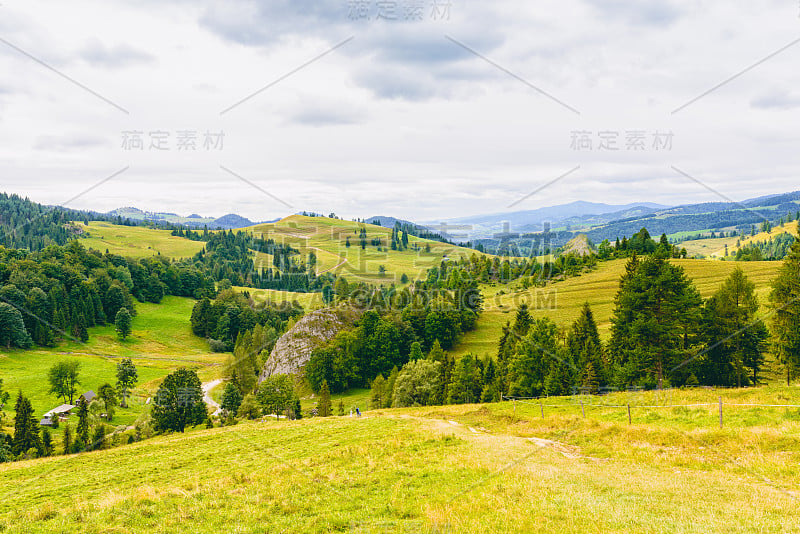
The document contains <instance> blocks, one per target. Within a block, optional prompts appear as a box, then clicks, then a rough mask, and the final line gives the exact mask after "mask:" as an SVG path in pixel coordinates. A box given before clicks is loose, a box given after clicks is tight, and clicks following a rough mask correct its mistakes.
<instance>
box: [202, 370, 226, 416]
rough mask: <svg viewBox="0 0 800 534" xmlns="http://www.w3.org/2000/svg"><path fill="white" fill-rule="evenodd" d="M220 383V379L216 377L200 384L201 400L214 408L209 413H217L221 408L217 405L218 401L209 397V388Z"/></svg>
mask: <svg viewBox="0 0 800 534" xmlns="http://www.w3.org/2000/svg"><path fill="white" fill-rule="evenodd" d="M220 384H222V379H221V378H218V379H216V380H212V381H211V382H206V383H204V384H203V385H202V388H203V402H205V403H206V404H208V405H209V406H211V407H212V408H214V411H213V412H212V413H211V415H217V414H218V413H219V412H220V411H221V410H222V408H220V406H219V403H218V402H217V401H215V400H214V399H212V398H211V390H212V389H214V388H215V387H217V386H218V385H220Z"/></svg>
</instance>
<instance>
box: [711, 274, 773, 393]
mask: <svg viewBox="0 0 800 534" xmlns="http://www.w3.org/2000/svg"><path fill="white" fill-rule="evenodd" d="M757 312H758V299H757V297H756V295H755V284H754V283H752V282H751V281H750V280H748V278H747V276H745V274H744V271H742V269H741V268H740V267H737V268H736V269H734V271H733V272H732V273H731V275H730V276H729V277H728V278H727V279H726V280H725V281H724V282H723V284H722V286H721V287H720V289H719V290H718V291H717V292H716V293H715V294H714V296H713V297H712V298H711V299H709V300H708V301H707V302H706V305H705V307H704V314H703V316H704V321H703V325H704V334H705V337H706V343H707V344H708V347H707V349H706V351H705V354H704V356H705V357H704V359H703V361H702V362H701V363H700V367H701V369H700V371H701V375H702V380H703V383H704V384H714V385H736V386H737V387H741V386H742V385H743V382H744V384H745V385H746V384H747V383H748V382H749V378H748V376H747V374H746V371H745V368H746V367H749V368H751V370H752V373H753V376H754V378H757V376H758V371H759V370H760V368H761V366H762V365H763V362H764V352H765V351H766V342H767V338H768V337H769V332H768V331H767V328H766V325H765V324H764V323H763V321H761V320H757V319H756V313H757Z"/></svg>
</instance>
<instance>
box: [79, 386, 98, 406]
mask: <svg viewBox="0 0 800 534" xmlns="http://www.w3.org/2000/svg"><path fill="white" fill-rule="evenodd" d="M95 397H97V394H95V392H94V391H92V390H91V389H90V390H89V391H87V392H86V393H84V394H83V395H81V396H80V397H78V400H81V399H83V400H85V401H86V404H91V403H92V401H93V400H94V399H95Z"/></svg>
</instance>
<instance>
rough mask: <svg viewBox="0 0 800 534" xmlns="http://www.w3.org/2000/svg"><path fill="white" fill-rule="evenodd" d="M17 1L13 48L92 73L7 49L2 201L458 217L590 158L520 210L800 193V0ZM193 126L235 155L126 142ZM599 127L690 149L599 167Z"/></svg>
mask: <svg viewBox="0 0 800 534" xmlns="http://www.w3.org/2000/svg"><path fill="white" fill-rule="evenodd" d="M3 4H4V5H3V6H2V7H0V32H1V33H0V37H3V38H4V39H6V40H7V41H8V42H9V43H11V44H13V45H15V46H17V47H19V48H20V49H22V50H24V51H25V52H27V53H29V54H31V55H33V56H35V57H36V58H38V59H39V60H41V61H42V62H44V63H46V64H47V65H49V66H50V67H52V68H53V69H56V70H57V71H58V72H59V73H61V74H63V75H64V76H66V77H68V78H69V80H68V79H65V78H64V77H62V76H61V75H59V74H57V73H55V72H53V71H52V70H49V69H48V68H46V67H45V66H43V65H41V64H39V63H37V62H36V61H34V60H32V59H31V58H29V57H26V56H25V55H24V54H23V53H20V51H18V50H15V49H13V48H12V47H10V46H8V45H6V44H3V43H0V80H3V81H2V82H0V170H2V177H3V178H2V180H0V189H4V190H6V191H9V192H16V193H20V194H23V195H29V196H31V197H32V198H34V199H35V200H40V201H42V202H46V203H57V202H62V201H64V200H65V199H68V198H70V197H72V196H74V195H75V194H77V193H79V192H80V191H82V190H85V189H86V188H87V187H89V186H90V185H91V184H92V183H96V182H97V181H99V180H101V179H102V178H103V177H105V176H108V175H109V174H111V173H113V172H115V171H116V170H118V169H120V168H122V167H125V166H130V170H129V171H128V172H126V173H124V174H122V175H120V176H119V177H117V178H115V179H114V180H112V181H110V182H108V183H106V184H103V185H102V186H101V187H98V188H96V189H94V190H92V191H91V192H90V193H88V194H86V195H85V196H83V197H81V198H80V199H78V200H76V201H75V204H76V205H77V207H82V208H93V209H102V210H106V209H112V208H115V207H118V206H122V205H136V206H139V207H141V208H142V209H147V210H152V211H157V210H160V211H162V210H163V211H174V212H181V213H184V212H185V213H190V212H198V213H202V214H204V215H206V214H207V215H222V214H225V213H228V212H237V213H240V214H241V215H243V216H246V217H248V218H250V219H253V220H265V219H271V218H273V217H275V216H278V215H282V214H287V213H289V212H291V211H302V210H313V211H319V212H325V213H328V212H330V211H335V212H336V213H338V214H340V215H344V216H347V217H363V216H369V215H373V214H384V215H394V216H398V217H403V218H410V219H414V218H417V219H441V218H447V217H454V216H461V215H465V214H469V213H487V212H501V211H504V210H505V209H506V207H507V206H508V205H509V204H511V203H512V202H514V201H515V200H518V199H519V198H521V197H522V196H524V195H526V194H528V193H530V192H531V191H533V190H534V189H536V188H537V187H539V186H540V185H542V184H544V183H547V182H548V181H550V180H552V179H553V178H555V177H557V176H559V175H560V174H562V173H564V172H566V171H567V170H569V169H571V168H573V167H574V166H576V165H580V166H581V169H580V171H579V172H576V173H575V174H574V175H570V176H569V177H567V178H565V179H564V180H561V181H558V182H556V183H554V184H553V185H552V186H550V187H548V188H546V189H545V190H542V191H541V192H540V193H538V194H537V195H535V196H533V197H531V198H529V199H528V200H526V201H525V202H524V204H521V205H519V206H517V207H516V208H515V209H534V208H536V207H540V206H543V205H548V204H558V203H563V202H569V201H573V200H581V199H582V200H590V201H605V202H608V203H614V204H622V203H627V202H632V201H653V202H661V203H665V204H673V203H683V202H692V201H696V200H703V201H712V200H720V199H719V198H715V195H713V194H712V193H710V192H709V191H708V190H707V189H704V188H702V187H701V186H699V185H698V184H696V183H694V182H692V181H690V180H687V179H685V178H682V177H681V176H679V175H677V174H676V173H675V172H674V171H672V170H671V168H670V167H671V166H672V165H675V166H677V167H679V168H681V169H683V170H684V171H685V172H687V173H689V174H691V175H692V176H695V177H697V179H699V180H703V181H707V182H708V183H709V184H710V185H711V186H712V187H713V188H715V189H717V190H718V191H720V192H721V193H723V194H724V195H726V196H730V197H731V198H734V199H736V200H741V199H744V198H747V197H748V196H757V195H761V194H767V193H778V192H783V191H789V190H793V189H796V182H797V175H798V171H799V170H800V161H798V160H797V158H796V143H794V142H793V140H794V139H796V133H795V128H796V126H795V124H794V123H795V122H796V121H793V120H791V119H792V117H791V115H790V114H788V113H785V111H786V110H793V109H796V108H797V107H798V106H800V97H799V96H798V93H797V91H796V90H795V88H796V87H797V86H798V82H800V72H798V71H797V69H796V68H794V66H795V65H796V63H797V59H798V57H800V44H798V45H797V46H794V47H789V48H787V49H786V50H784V51H783V52H781V53H779V54H777V55H775V56H774V57H772V58H770V59H767V60H766V61H763V62H762V63H758V62H760V61H761V60H763V59H764V58H766V57H768V56H769V55H770V54H772V53H774V52H776V51H777V50H779V49H780V48H781V47H783V46H785V45H786V44H787V43H789V42H791V41H792V40H793V39H795V38H796V35H797V30H798V24H800V20H798V18H797V15H798V10H799V9H800V8H798V7H797V6H796V5H791V6H790V5H789V4H791V3H787V2H777V1H774V2H767V3H758V5H755V4H753V5H750V4H743V3H731V2H724V1H723V0H714V1H712V2H704V3H697V2H693V1H691V0H671V1H665V2H658V3H649V4H648V3H631V2H624V1H622V0H583V1H577V0H576V2H571V3H569V5H567V4H564V3H563V2H560V1H556V0H542V1H541V2H536V3H531V4H521V3H519V2H512V1H510V0H501V1H498V2H475V1H466V0H461V1H459V0H452V7H451V8H450V17H449V19H448V20H433V19H432V18H431V17H430V12H429V10H430V2H428V3H427V7H426V11H425V13H424V14H423V20H420V21H394V22H392V21H386V20H369V21H365V20H353V19H352V18H351V15H352V14H351V13H350V12H349V7H348V6H349V4H348V2H347V0H324V1H320V2H314V3H303V4H300V3H297V2H291V1H289V0H279V1H274V2H256V1H254V0H253V1H244V0H242V1H236V2H228V1H225V2H222V1H221V0H217V1H211V0H205V1H200V2H185V1H182V0H176V1H172V2H169V1H163V2H158V3H156V2H144V3H138V4H130V3H122V2H107V3H102V4H97V3H89V2H85V1H76V2H74V3H70V4H69V5H66V4H63V5H62V4H52V3H46V4H45V3H44V2H42V1H40V0H31V1H28V2H21V1H19V0H17V1H12V2H10V3H6V2H4V3H3ZM373 4H374V3H373ZM401 4H403V2H402V1H401V0H398V5H401ZM373 19H374V17H373ZM351 36H352V37H353V39H352V41H349V42H347V43H346V44H345V45H343V46H342V47H341V48H339V49H337V50H335V51H332V52H330V53H328V54H325V55H324V56H322V57H319V56H320V55H321V54H323V53H325V52H327V51H330V49H331V47H333V46H334V45H336V44H337V43H341V42H342V41H343V40H345V39H347V38H349V37H351ZM446 36H450V37H451V38H452V39H455V40H457V41H458V42H460V43H463V44H464V45H466V46H468V47H469V48H471V49H472V50H473V51H474V52H476V53H477V54H479V55H481V56H484V57H483V58H482V57H478V55H475V54H473V53H472V52H470V51H469V50H466V49H464V48H462V47H461V46H459V45H457V44H455V43H453V42H452V41H451V40H448V39H447V37H446ZM315 57H319V59H317V60H316V61H313V62H310V63H309V61H310V60H312V59H313V58H315ZM487 60H488V61H487ZM491 62H494V64H492V63H491ZM306 63H308V64H307V65H306V66H305V67H304V68H302V69H298V68H299V67H300V66H302V65H304V64H306ZM757 63H758V64H757ZM751 65H755V66H754V67H753V68H752V69H750V70H747V71H746V72H743V71H744V70H745V69H746V68H747V67H749V66H751ZM510 73H511V74H510ZM740 73H741V75H740V76H737V77H735V78H734V79H732V80H731V81H729V82H728V83H725V84H723V85H721V86H719V87H718V88H717V89H715V90H713V91H712V92H710V93H708V94H707V95H706V96H703V97H702V98H700V99H698V100H696V101H695V102H693V103H691V104H690V105H688V106H686V107H685V108H683V109H681V110H680V111H679V112H677V113H674V114H673V113H672V112H673V110H675V109H677V108H679V107H680V106H683V105H684V104H687V103H689V102H690V101H691V100H692V99H695V98H696V97H698V95H701V94H702V93H704V92H706V91H708V90H709V89H710V88H713V87H715V86H716V85H718V84H720V82H723V81H725V80H727V79H729V78H731V77H732V76H734V75H737V74H740ZM512 74H513V76H512ZM515 76H516V77H518V78H515ZM70 80H71V81H70ZM78 84H80V85H82V86H84V87H83V88H82V87H80V86H79V85H78ZM87 89H88V90H87ZM262 89H263V90H262ZM537 89H538V90H541V91H544V92H546V93H547V94H548V95H550V96H551V97H552V98H549V97H548V96H545V95H543V94H541V93H540V92H539V91H538V90H537ZM258 91H260V92H258ZM256 92H258V94H255V95H254V93H256ZM93 93H94V94H93ZM248 95H254V96H252V98H250V99H248V100H246V101H245V102H243V103H241V104H240V105H239V106H237V107H235V108H233V109H232V110H231V111H230V112H228V113H225V114H222V115H221V114H220V112H221V111H222V110H224V109H226V108H229V107H230V106H232V105H234V104H235V103H237V102H239V101H241V100H242V99H244V98H245V97H247V96H248ZM103 99H107V100H109V101H111V102H113V103H114V104H116V105H118V106H120V107H122V108H124V109H125V110H127V111H128V112H129V114H125V113H123V112H121V111H120V110H119V109H117V108H116V107H114V106H113V105H111V104H109V102H107V101H104V100H103ZM553 99H557V100H559V101H561V102H563V103H564V104H566V105H568V106H570V107H573V108H575V109H577V110H578V111H580V115H577V114H575V113H573V112H571V111H570V110H569V109H567V108H566V107H564V106H562V105H560V104H559V103H558V102H556V101H554V100H553ZM187 129H192V130H196V131H197V132H198V133H199V134H201V133H202V132H205V131H207V130H208V131H224V133H225V146H224V149H223V150H202V149H198V150H196V151H178V150H176V149H173V150H170V151H165V152H154V151H150V150H147V149H145V150H143V151H128V150H124V149H123V148H122V147H121V140H122V132H123V131H128V130H139V131H142V132H143V135H144V137H145V138H146V137H147V134H148V133H149V132H150V131H154V130H162V131H168V132H170V135H171V140H172V141H175V137H176V136H177V132H178V131H180V130H187ZM576 130H585V131H590V132H592V135H594V136H596V134H597V132H599V131H602V130H613V131H619V132H620V135H621V136H623V135H624V132H625V131H626V130H644V131H646V132H647V133H648V135H652V133H653V132H655V131H671V132H673V134H674V139H673V147H672V149H671V150H669V151H661V152H656V151H654V150H645V151H640V152H632V151H627V150H620V151H617V152H604V151H601V150H597V149H596V147H595V148H594V149H593V150H591V151H581V152H578V151H575V150H572V149H571V148H570V141H571V135H572V132H573V131H576ZM220 165H225V166H226V167H229V168H231V169H233V170H235V171H236V172H238V173H240V174H241V175H242V176H244V177H246V178H247V179H248V180H251V181H253V182H255V183H257V184H258V185H259V187H262V188H263V189H265V190H267V191H269V193H271V194H273V195H275V196H277V197H279V198H281V199H283V200H285V201H286V202H288V203H289V204H291V205H292V206H293V207H295V208H296V209H294V210H291V209H289V208H287V207H286V206H285V205H283V204H281V203H280V202H275V201H274V200H273V199H272V198H270V197H269V196H268V195H264V194H263V193H261V192H259V191H258V190H256V189H254V188H252V187H250V186H249V185H247V184H245V183H243V182H242V181H239V180H237V179H235V178H232V177H231V176H229V175H226V174H225V173H224V172H223V171H221V170H220V167H219V166H220Z"/></svg>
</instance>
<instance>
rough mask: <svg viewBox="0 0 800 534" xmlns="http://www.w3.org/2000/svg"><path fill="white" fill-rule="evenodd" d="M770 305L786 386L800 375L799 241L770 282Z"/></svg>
mask: <svg viewBox="0 0 800 534" xmlns="http://www.w3.org/2000/svg"><path fill="white" fill-rule="evenodd" d="M770 301H771V302H772V305H773V308H774V310H775V313H774V315H773V316H772V331H773V334H774V343H773V347H774V350H775V354H776V355H777V356H778V359H779V361H780V362H781V364H782V365H783V366H784V368H785V369H786V383H787V385H788V384H790V383H791V380H792V377H793V376H794V375H795V374H796V373H797V372H798V371H800V321H798V317H800V239H797V240H795V242H794V243H793V244H792V247H791V248H790V249H789V253H788V254H787V255H786V258H784V260H783V265H782V266H781V269H780V271H779V272H778V276H777V277H776V278H775V279H774V280H773V281H772V292H771V293H770Z"/></svg>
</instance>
